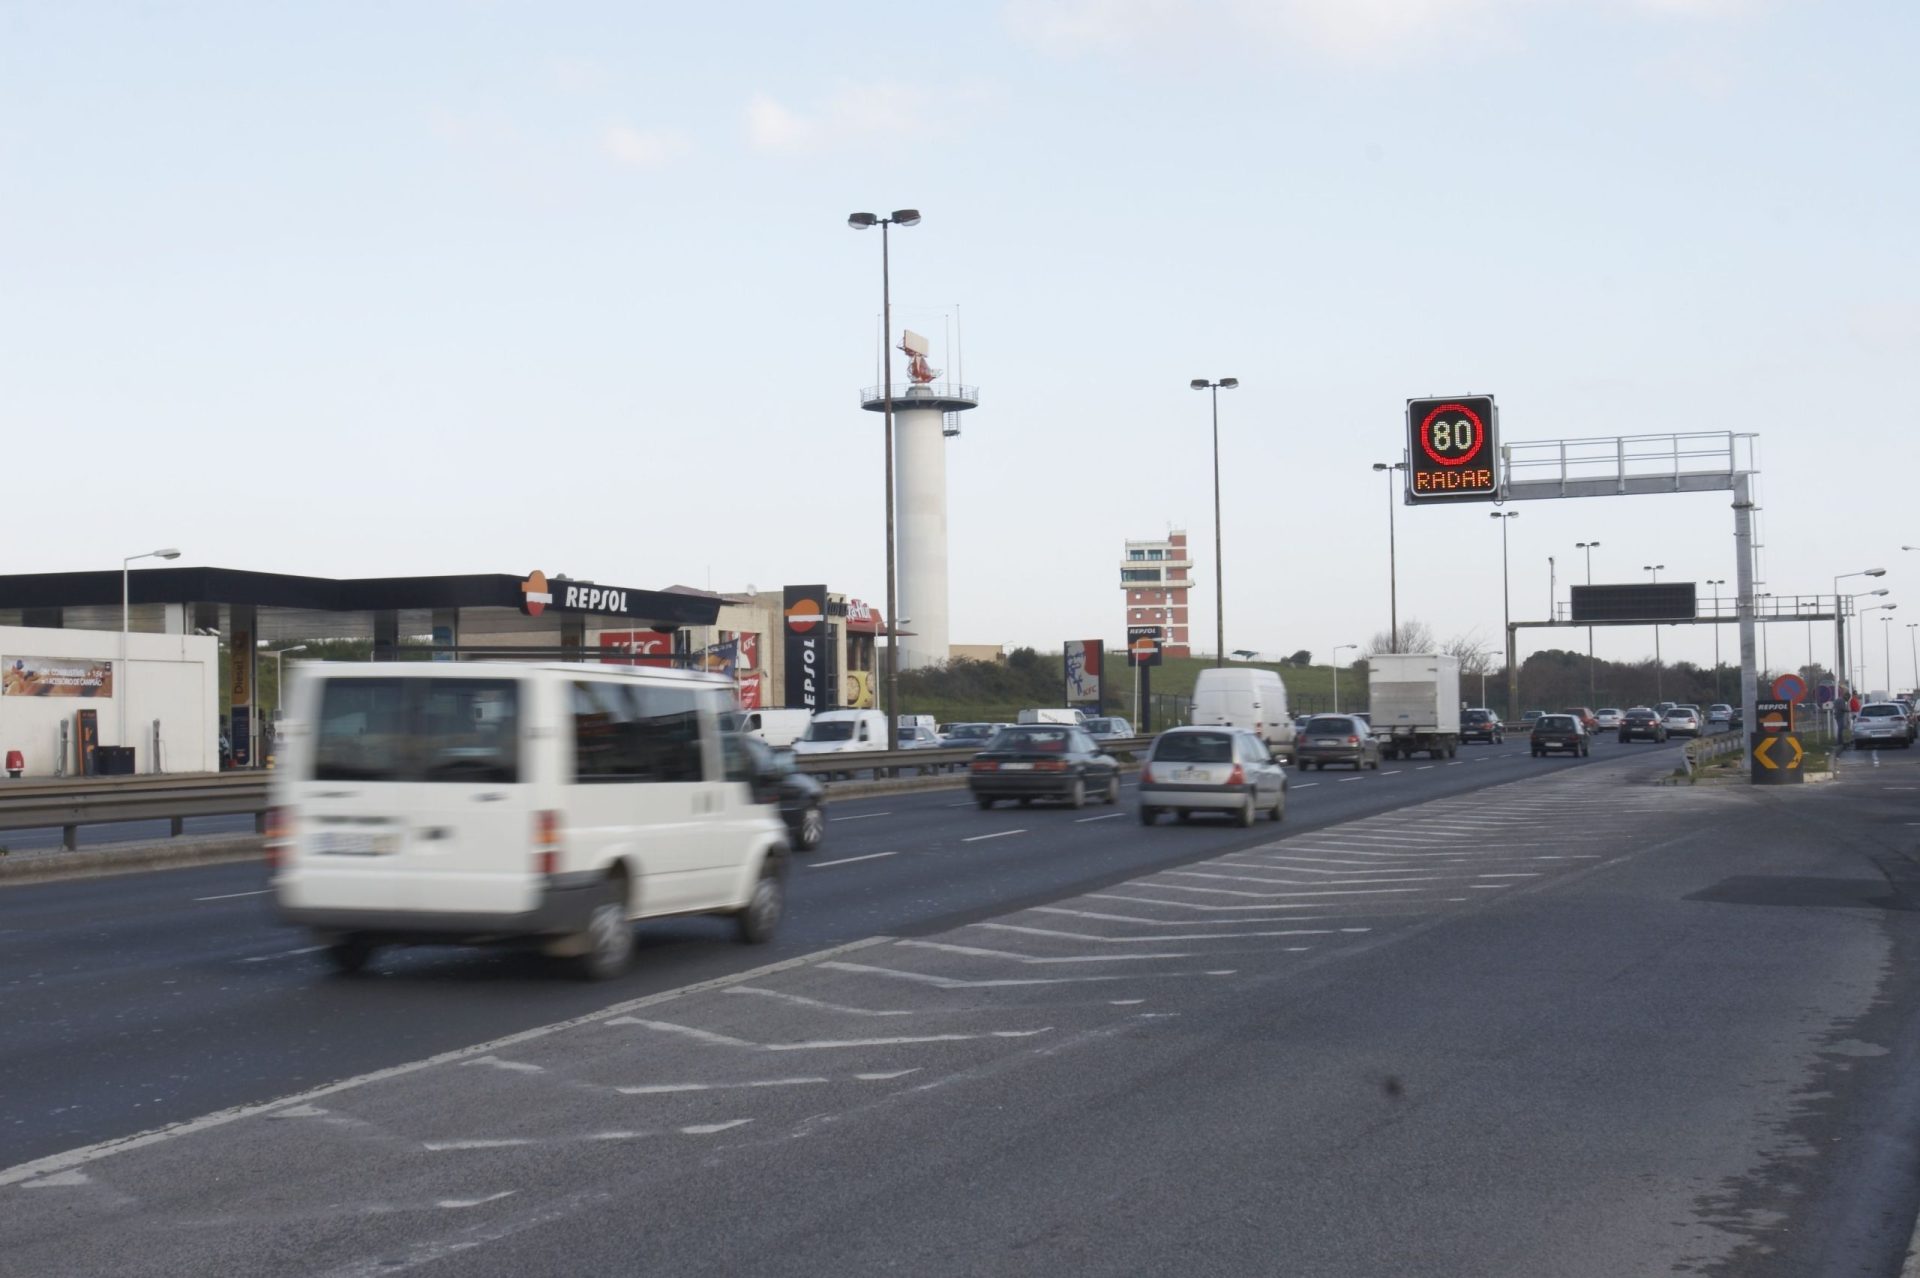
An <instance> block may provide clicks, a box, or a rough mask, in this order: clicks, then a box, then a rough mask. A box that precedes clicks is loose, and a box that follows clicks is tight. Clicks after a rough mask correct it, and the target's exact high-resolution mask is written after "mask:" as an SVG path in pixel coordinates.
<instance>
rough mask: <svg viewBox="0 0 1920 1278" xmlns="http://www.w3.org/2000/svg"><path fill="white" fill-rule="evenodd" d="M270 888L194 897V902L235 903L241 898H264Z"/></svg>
mask: <svg viewBox="0 0 1920 1278" xmlns="http://www.w3.org/2000/svg"><path fill="white" fill-rule="evenodd" d="M271 891H273V889H272V888H261V889H260V890H259V891H258V892H222V893H221V894H220V895H219V896H196V897H194V898H193V899H194V900H196V901H237V900H239V899H240V898H241V897H243V896H265V895H267V893H269V892H271Z"/></svg>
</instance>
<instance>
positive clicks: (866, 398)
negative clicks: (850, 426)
mask: <svg viewBox="0 0 1920 1278" xmlns="http://www.w3.org/2000/svg"><path fill="white" fill-rule="evenodd" d="M886 397H887V388H886V386H885V385H880V386H868V387H866V388H864V389H863V390H861V392H860V406H861V407H862V408H865V407H866V406H867V405H868V404H877V403H879V402H880V401H881V400H884V399H885V398H886ZM917 400H928V401H933V402H935V403H938V402H942V401H944V402H948V403H961V404H978V403H979V402H980V388H979V387H978V386H964V385H962V384H961V383H959V382H895V383H893V407H894V411H895V412H898V411H899V410H900V409H903V408H913V407H914V406H915V401H917Z"/></svg>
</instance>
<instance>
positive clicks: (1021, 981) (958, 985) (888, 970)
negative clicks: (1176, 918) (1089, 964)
mask: <svg viewBox="0 0 1920 1278" xmlns="http://www.w3.org/2000/svg"><path fill="white" fill-rule="evenodd" d="M820 966H821V967H823V968H827V969H831V970H833V971H837V972H855V973H858V974H861V975H865V976H891V977H893V978H894V979H895V980H900V981H913V982H916V983H918V984H921V985H931V986H933V987H934V988H936V989H943V990H988V989H1002V988H1011V987H1014V986H1021V985H1085V984H1090V983H1091V982H1094V981H1151V980H1160V979H1167V978H1173V977H1180V976H1200V975H1207V976H1212V975H1214V973H1212V972H1207V973H1204V974H1203V973H1200V972H1129V973H1127V974H1126V975H1124V976H1020V977H1005V976H1003V977H997V978H995V979H993V980H990V981H963V980H961V979H960V978H958V977H955V976H935V975H934V974H933V973H931V972H905V971H901V970H900V969H898V968H892V967H876V966H874V965H872V964H868V963H841V962H837V961H836V962H829V963H822V964H820Z"/></svg>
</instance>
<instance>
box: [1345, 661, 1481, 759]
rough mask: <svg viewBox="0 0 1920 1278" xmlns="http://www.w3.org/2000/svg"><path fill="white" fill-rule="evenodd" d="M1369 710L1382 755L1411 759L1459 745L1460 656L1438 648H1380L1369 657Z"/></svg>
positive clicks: (1443, 753) (1444, 753) (1443, 755)
mask: <svg viewBox="0 0 1920 1278" xmlns="http://www.w3.org/2000/svg"><path fill="white" fill-rule="evenodd" d="M1367 697H1368V701H1369V704H1370V705H1371V707H1372V709H1371V712H1370V714H1369V715H1368V718H1369V720H1370V721H1371V722H1372V724H1373V735H1374V736H1375V737H1377V738H1379V740H1380V754H1381V756H1382V757H1383V758H1388V759H1408V758H1411V757H1413V755H1414V754H1415V753H1417V752H1419V751H1422V750H1424V751H1426V753H1427V757H1428V758H1430V759H1450V758H1452V757H1453V756H1454V755H1455V754H1457V753H1459V750H1460V659H1459V658H1458V657H1449V656H1447V655H1446V654H1444V653H1437V652H1381V653H1376V654H1374V655H1373V656H1371V657H1369V658H1367Z"/></svg>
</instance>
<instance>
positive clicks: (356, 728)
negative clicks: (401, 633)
mask: <svg viewBox="0 0 1920 1278" xmlns="http://www.w3.org/2000/svg"><path fill="white" fill-rule="evenodd" d="M519 692H520V689H519V684H518V683H517V682H515V681H514V680H512V679H423V678H398V679H328V680H327V681H326V683H325V684H324V686H323V687H322V688H321V691H320V718H319V723H318V725H317V727H316V729H315V732H314V759H313V775H314V779H315V780H319V781H437V782H454V781H465V782H481V783H485V784H490V785H511V784H513V783H514V782H516V781H518V780H519V779H520V712H519V708H520V700H519Z"/></svg>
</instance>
